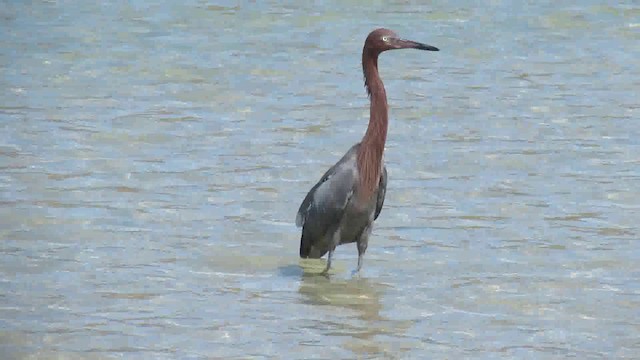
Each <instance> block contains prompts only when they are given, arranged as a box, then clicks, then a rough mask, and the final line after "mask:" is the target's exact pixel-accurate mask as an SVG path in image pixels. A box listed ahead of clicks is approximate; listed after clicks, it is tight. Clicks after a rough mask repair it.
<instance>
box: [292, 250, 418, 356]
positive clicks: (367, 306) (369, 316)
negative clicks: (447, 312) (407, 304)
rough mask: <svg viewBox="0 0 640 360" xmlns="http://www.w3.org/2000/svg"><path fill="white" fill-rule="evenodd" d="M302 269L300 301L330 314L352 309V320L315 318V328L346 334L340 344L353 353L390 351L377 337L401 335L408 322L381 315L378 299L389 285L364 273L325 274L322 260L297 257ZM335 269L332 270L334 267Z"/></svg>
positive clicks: (334, 333)
mask: <svg viewBox="0 0 640 360" xmlns="http://www.w3.org/2000/svg"><path fill="white" fill-rule="evenodd" d="M300 265H301V268H302V272H303V273H302V275H301V283H300V288H299V289H298V292H299V293H300V294H301V295H303V296H302V302H303V303H304V304H308V305H314V306H318V307H322V306H325V307H326V308H324V309H322V310H321V311H326V312H328V313H329V314H336V313H344V312H345V310H346V311H347V312H352V313H353V314H354V315H351V316H350V315H348V314H347V315H344V314H343V316H346V317H351V318H352V321H348V322H346V321H345V322H340V323H336V322H334V321H331V319H329V318H327V320H322V321H317V322H316V323H315V324H314V327H315V328H316V329H317V330H319V331H321V332H322V333H323V334H325V335H331V336H344V337H347V339H346V340H345V342H344V343H343V344H342V346H343V347H344V348H345V349H348V350H349V351H352V352H354V353H356V354H374V353H375V354H385V355H386V356H387V357H389V356H392V355H393V354H391V353H389V352H388V351H389V350H390V349H391V346H390V344H386V343H385V341H382V340H381V339H379V337H380V336H384V335H394V336H400V335H401V334H402V333H404V332H405V331H406V330H407V329H408V328H409V326H410V322H401V321H394V320H390V319H387V318H385V317H384V316H382V315H381V314H380V312H381V311H382V309H383V305H382V302H381V298H382V297H383V295H384V292H385V288H386V287H388V285H383V284H380V283H376V282H374V281H372V280H370V279H367V278H365V277H363V276H353V277H351V278H338V275H333V276H331V275H330V276H328V277H327V276H324V275H321V274H320V273H319V272H320V271H322V269H323V268H324V261H318V260H300ZM334 271H335V270H334Z"/></svg>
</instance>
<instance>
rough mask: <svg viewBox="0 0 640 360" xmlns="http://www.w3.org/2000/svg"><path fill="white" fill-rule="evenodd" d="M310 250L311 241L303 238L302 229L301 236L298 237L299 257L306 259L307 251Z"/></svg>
mask: <svg viewBox="0 0 640 360" xmlns="http://www.w3.org/2000/svg"><path fill="white" fill-rule="evenodd" d="M310 252H311V241H308V239H306V240H305V236H304V230H303V231H302V236H301V237H300V257H301V258H303V259H306V258H308V257H309V253H310Z"/></svg>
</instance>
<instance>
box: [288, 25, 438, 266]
mask: <svg viewBox="0 0 640 360" xmlns="http://www.w3.org/2000/svg"><path fill="white" fill-rule="evenodd" d="M395 49H419V50H430V51H438V48H436V47H433V46H430V45H425V44H421V43H418V42H415V41H410V40H404V39H401V38H399V37H398V35H396V33H394V32H393V31H391V30H388V29H376V30H374V31H372V32H371V33H370V34H369V36H367V40H365V42H364V48H363V49H362V70H363V72H364V86H365V88H366V89H367V93H368V95H369V98H370V100H371V104H370V113H369V126H368V127H367V132H366V133H365V134H364V137H363V138H362V141H361V142H359V143H358V144H355V145H354V146H353V147H351V149H349V151H347V153H346V154H345V155H344V156H343V157H342V159H340V161H338V162H337V163H336V164H335V165H333V166H332V167H331V168H330V169H329V170H327V172H326V173H324V175H322V178H321V179H320V181H319V182H318V183H317V184H315V185H314V186H313V187H312V188H311V190H310V191H309V193H308V194H307V196H306V197H305V198H304V200H303V201H302V204H301V205H300V209H299V210H298V215H297V216H296V225H297V226H302V237H301V239H300V257H302V258H314V259H319V258H321V257H322V256H324V254H326V253H327V252H329V256H328V258H327V267H326V268H325V269H324V271H323V274H327V273H328V271H329V269H330V268H331V256H332V255H333V252H334V251H335V249H336V246H338V245H342V244H348V243H352V242H355V243H357V245H358V267H357V268H356V270H355V272H356V273H358V272H359V271H360V269H361V268H362V261H363V257H364V253H365V251H366V250H367V245H368V243H369V234H371V227H372V225H373V222H374V220H376V219H377V218H378V215H380V211H381V210H382V204H383V203H384V196H385V192H386V190H387V168H386V167H385V166H384V164H383V159H382V155H383V153H384V144H385V141H386V139H387V126H388V123H389V114H388V112H389V106H388V105H387V94H386V92H385V90H384V85H383V84H382V79H380V75H378V55H380V53H382V52H383V51H387V50H395Z"/></svg>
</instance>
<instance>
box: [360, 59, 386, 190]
mask: <svg viewBox="0 0 640 360" xmlns="http://www.w3.org/2000/svg"><path fill="white" fill-rule="evenodd" d="M362 70H363V72H364V79H365V87H366V88H367V92H368V93H369V97H370V99H371V105H370V114H369V126H368V127H367V132H366V133H365V134H364V137H363V138H362V142H361V143H360V148H359V149H358V170H359V173H360V188H361V189H362V191H361V192H360V196H362V197H361V199H368V198H369V197H370V196H371V195H372V194H373V193H374V192H375V191H376V189H377V187H378V183H379V181H380V172H381V170H382V156H383V153H384V145H385V142H386V140H387V127H388V123H389V113H388V106H387V93H386V92H385V90H384V85H383V84H382V79H380V75H379V74H378V54H375V53H371V52H368V51H367V50H366V49H365V50H363V53H362Z"/></svg>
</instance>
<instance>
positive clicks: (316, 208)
mask: <svg viewBox="0 0 640 360" xmlns="http://www.w3.org/2000/svg"><path fill="white" fill-rule="evenodd" d="M358 146H359V144H356V145H354V146H352V147H351V149H349V151H347V153H346V154H345V155H344V156H343V157H342V159H340V160H339V161H338V162H337V163H336V164H335V165H333V166H332V167H331V168H330V169H329V170H327V172H325V173H324V175H322V178H321V179H320V181H319V182H318V183H317V184H315V185H314V186H313V187H312V188H311V190H309V193H307V196H306V197H305V198H304V200H303V201H302V204H301V205H300V208H299V209H298V214H297V216H296V225H297V226H298V227H302V226H304V224H305V223H306V222H307V220H308V218H309V216H310V215H315V216H314V217H315V218H317V217H319V216H318V215H321V217H323V218H326V219H329V218H334V217H336V216H339V215H340V214H339V213H340V212H341V211H342V210H344V207H345V206H346V204H347V201H348V200H349V198H350V197H351V195H352V194H353V187H354V185H355V182H356V171H357V170H356V165H355V161H356V153H357V148H358Z"/></svg>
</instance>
